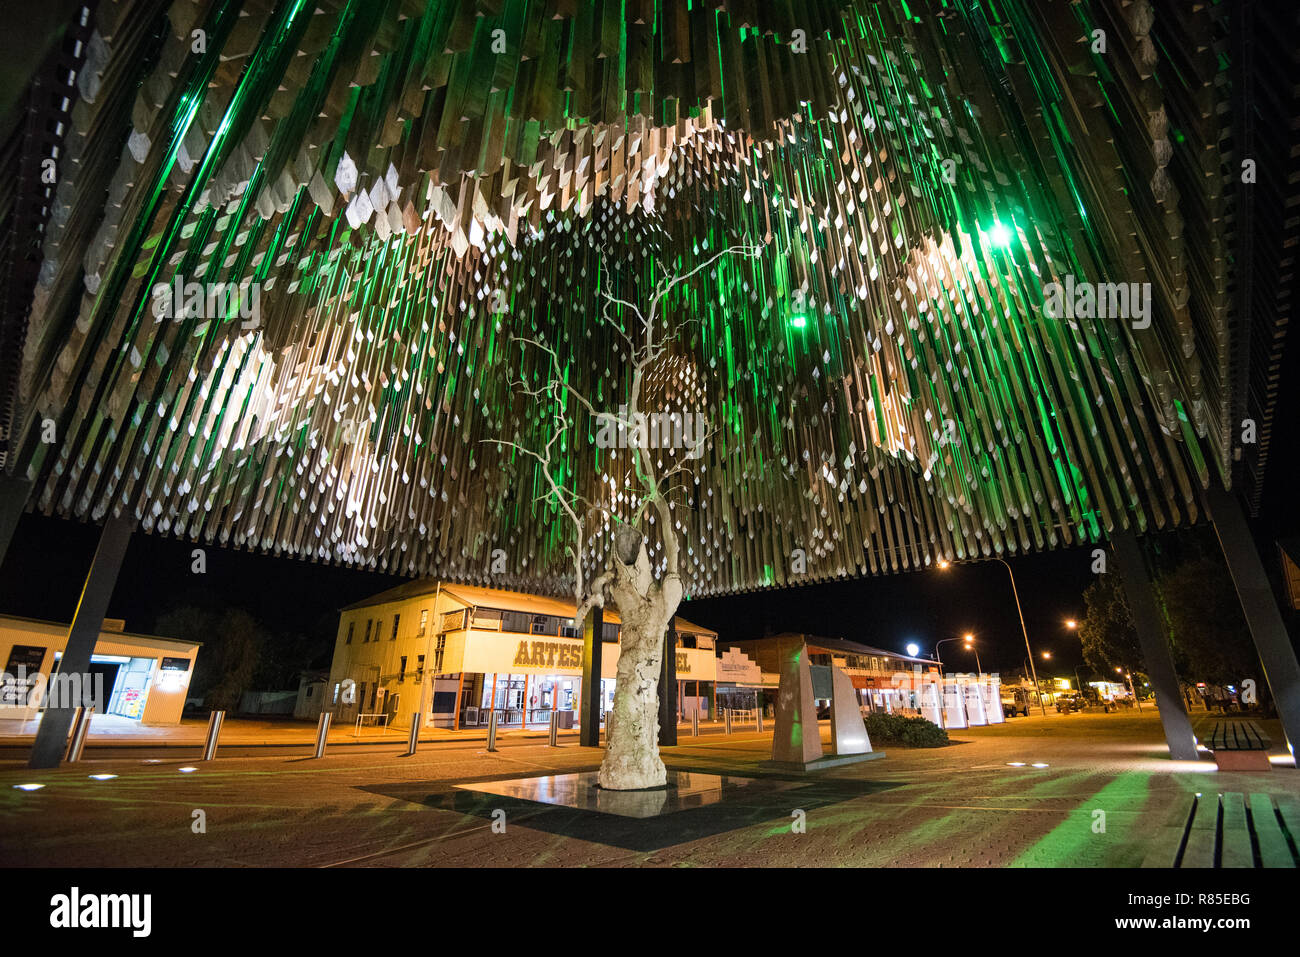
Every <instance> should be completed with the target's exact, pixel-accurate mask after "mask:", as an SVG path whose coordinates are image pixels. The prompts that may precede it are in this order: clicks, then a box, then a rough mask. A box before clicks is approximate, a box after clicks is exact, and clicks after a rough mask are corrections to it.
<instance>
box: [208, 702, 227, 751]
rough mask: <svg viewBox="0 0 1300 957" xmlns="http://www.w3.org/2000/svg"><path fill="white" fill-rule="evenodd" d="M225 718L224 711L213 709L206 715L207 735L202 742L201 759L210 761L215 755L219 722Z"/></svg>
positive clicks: (219, 732) (219, 731)
mask: <svg viewBox="0 0 1300 957" xmlns="http://www.w3.org/2000/svg"><path fill="white" fill-rule="evenodd" d="M225 720H226V713H225V712H224V711H214V712H212V714H210V715H208V737H207V740H206V741H204V742H203V760H204V761H211V760H212V759H213V758H215V757H216V756H217V738H218V737H220V735H221V722H223V721H225Z"/></svg>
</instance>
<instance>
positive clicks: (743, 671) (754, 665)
mask: <svg viewBox="0 0 1300 957" xmlns="http://www.w3.org/2000/svg"><path fill="white" fill-rule="evenodd" d="M717 668H718V680H719V681H723V682H727V683H729V684H737V685H757V684H762V683H763V672H762V669H760V668H759V667H758V662H756V661H754V660H753V659H752V658H750V657H749V655H747V654H745V653H744V652H743V651H741V650H740V649H739V648H728V649H727V650H726V651H724V652H723V653H722V657H721V658H719V659H718V664H717Z"/></svg>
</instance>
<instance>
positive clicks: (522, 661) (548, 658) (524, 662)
mask: <svg viewBox="0 0 1300 957" xmlns="http://www.w3.org/2000/svg"><path fill="white" fill-rule="evenodd" d="M514 666H515V667H516V668H519V667H524V668H557V669H558V668H581V667H582V642H570V641H551V640H549V639H548V640H543V641H521V642H519V649H518V650H517V651H516V652H515V660H514Z"/></svg>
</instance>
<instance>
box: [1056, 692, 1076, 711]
mask: <svg viewBox="0 0 1300 957" xmlns="http://www.w3.org/2000/svg"><path fill="white" fill-rule="evenodd" d="M1056 710H1057V711H1058V712H1060V713H1061V714H1069V713H1070V712H1071V711H1082V710H1083V699H1082V698H1081V697H1079V696H1078V695H1077V694H1063V695H1060V696H1059V697H1058V698H1057V699H1056Z"/></svg>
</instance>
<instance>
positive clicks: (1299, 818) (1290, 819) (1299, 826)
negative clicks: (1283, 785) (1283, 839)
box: [1273, 795, 1300, 843]
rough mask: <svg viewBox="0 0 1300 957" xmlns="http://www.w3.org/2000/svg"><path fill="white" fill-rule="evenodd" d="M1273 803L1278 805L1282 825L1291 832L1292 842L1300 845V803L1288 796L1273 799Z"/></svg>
mask: <svg viewBox="0 0 1300 957" xmlns="http://www.w3.org/2000/svg"><path fill="white" fill-rule="evenodd" d="M1273 803H1274V804H1275V805H1277V810H1278V813H1279V814H1281V815H1282V823H1283V824H1285V825H1286V829H1287V830H1288V831H1290V832H1291V841H1292V842H1293V843H1300V801H1297V800H1296V799H1295V798H1293V797H1288V796H1286V795H1278V796H1277V797H1276V798H1274V799H1273Z"/></svg>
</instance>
